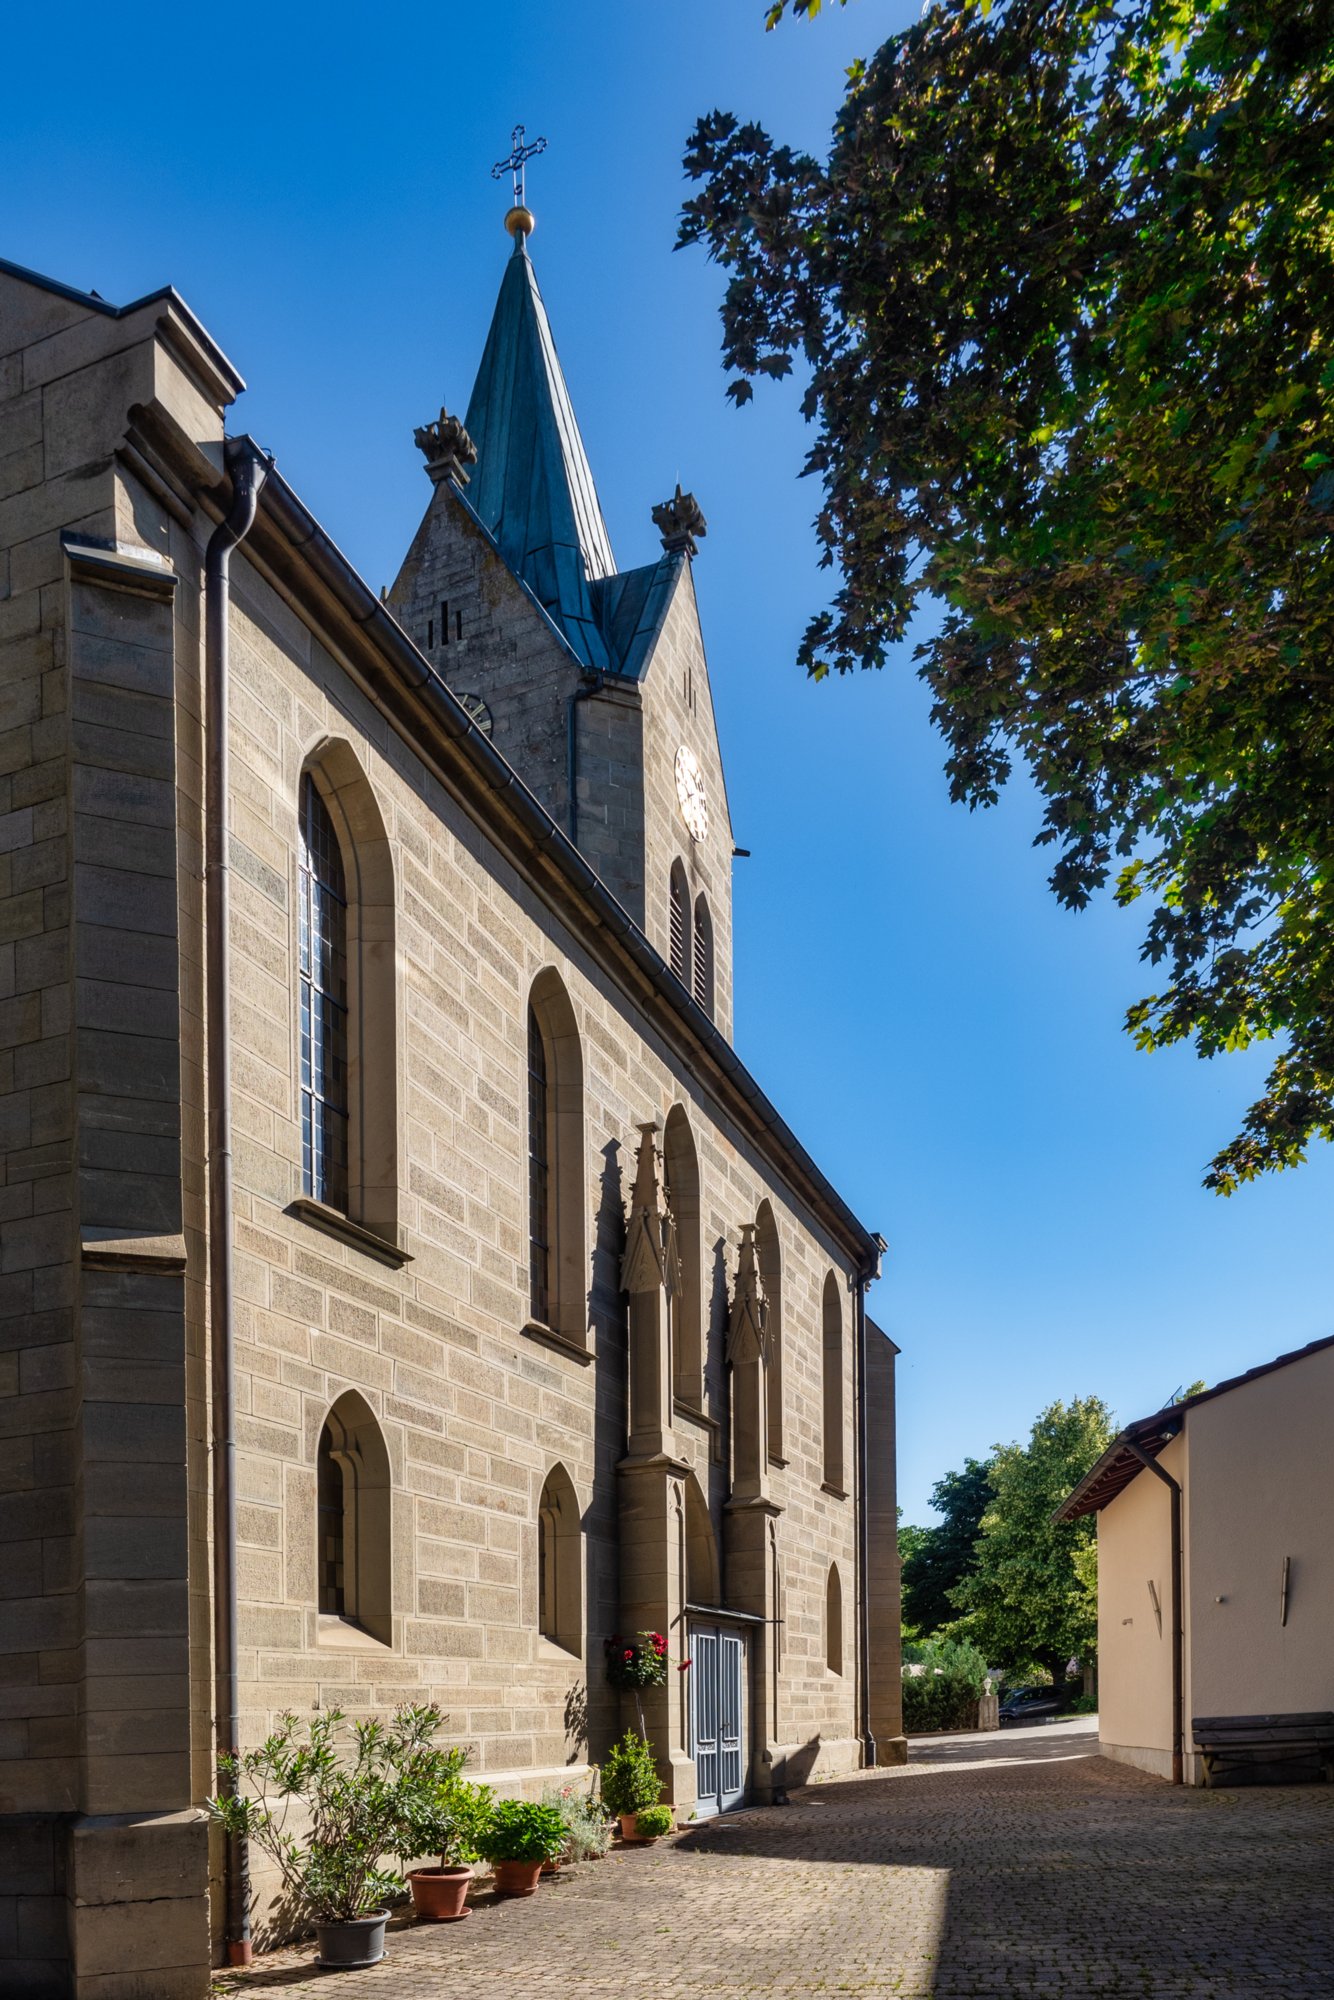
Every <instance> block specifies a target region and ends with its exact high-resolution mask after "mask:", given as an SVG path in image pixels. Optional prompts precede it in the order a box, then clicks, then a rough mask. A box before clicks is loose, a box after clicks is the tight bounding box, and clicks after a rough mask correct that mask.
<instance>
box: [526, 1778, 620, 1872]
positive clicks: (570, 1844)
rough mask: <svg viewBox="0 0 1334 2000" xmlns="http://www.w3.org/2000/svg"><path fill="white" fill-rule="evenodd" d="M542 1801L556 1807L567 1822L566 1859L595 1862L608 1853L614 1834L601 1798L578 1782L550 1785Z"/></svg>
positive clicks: (564, 1854) (564, 1852)
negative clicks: (609, 1826)
mask: <svg viewBox="0 0 1334 2000" xmlns="http://www.w3.org/2000/svg"><path fill="white" fill-rule="evenodd" d="M542 1803H543V1805H544V1806H552V1807H554V1808H555V1810H556V1811H557V1812H558V1813H559V1814H560V1816H561V1819H562V1820H563V1821H564V1823H565V1846H564V1848H563V1850H562V1853H563V1856H564V1858H565V1860H567V1861H595V1860H597V1859H598V1858H599V1856H601V1855H603V1854H605V1853H606V1851H607V1849H608V1847H609V1846H610V1845H611V1833H610V1831H609V1829H608V1826H607V1813H606V1808H605V1807H604V1805H603V1803H602V1801H601V1799H598V1798H594V1796H593V1794H592V1793H591V1792H587V1791H584V1790H582V1789H581V1788H580V1787H579V1786H578V1785H548V1786H547V1788H546V1790H545V1791H544V1792H543V1794H542Z"/></svg>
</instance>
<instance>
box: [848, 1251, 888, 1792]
mask: <svg viewBox="0 0 1334 2000" xmlns="http://www.w3.org/2000/svg"><path fill="white" fill-rule="evenodd" d="M882 1247H883V1245H882ZM879 1276H880V1258H879V1256H877V1257H876V1260H875V1262H874V1264H867V1265H865V1266H863V1268H862V1269H861V1270H860V1271H859V1272H858V1273H857V1330H856V1345H855V1349H854V1355H853V1363H854V1367H855V1369H856V1384H855V1398H856V1405H857V1411H856V1416H857V1677H858V1680H859V1682H860V1686H859V1689H858V1694H859V1704H858V1705H859V1707H860V1709H861V1715H860V1718H859V1721H860V1725H861V1726H860V1734H861V1739H862V1768H863V1770H867V1771H873V1770H874V1769H875V1767H876V1756H877V1749H876V1740H875V1732H874V1730H873V1729H872V1727H871V1606H870V1583H871V1524H870V1517H869V1513H868V1510H867V1505H866V1466H867V1460H868V1457H869V1446H868V1437H867V1414H866V1287H867V1286H868V1285H869V1284H871V1283H872V1282H873V1281H874V1280H875V1279H876V1278H878V1277H879Z"/></svg>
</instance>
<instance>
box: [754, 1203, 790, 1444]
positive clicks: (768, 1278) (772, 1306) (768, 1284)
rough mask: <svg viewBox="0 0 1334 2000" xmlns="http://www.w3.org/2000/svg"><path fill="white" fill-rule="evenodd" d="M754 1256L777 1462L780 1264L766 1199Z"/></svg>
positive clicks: (771, 1434) (780, 1438)
mask: <svg viewBox="0 0 1334 2000" xmlns="http://www.w3.org/2000/svg"><path fill="white" fill-rule="evenodd" d="M755 1255H756V1261H757V1263H758V1264H759V1267H760V1284H761V1286H762V1288H763V1291H764V1303H765V1309H766V1314H767V1320H766V1327H767V1334H768V1349H769V1361H768V1367H767V1368H766V1370H765V1387H766V1396H767V1408H766V1412H765V1422H766V1427H767V1432H768V1449H769V1457H770V1459H771V1461H772V1462H773V1463H774V1464H776V1465H782V1464H784V1463H786V1461H785V1459H784V1457H783V1267H782V1262H781V1259H780V1257H779V1251H778V1224H777V1222H776V1221H775V1220H774V1212H773V1209H772V1208H771V1207H770V1205H769V1203H768V1202H767V1201H762V1202H761V1203H760V1208H759V1213H758V1215H757V1216H756V1217H755Z"/></svg>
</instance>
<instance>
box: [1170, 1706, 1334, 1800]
mask: <svg viewBox="0 0 1334 2000" xmlns="http://www.w3.org/2000/svg"><path fill="white" fill-rule="evenodd" d="M1190 1727H1191V1733H1192V1735H1193V1736H1194V1738H1195V1741H1196V1743H1197V1744H1198V1745H1199V1749H1200V1755H1201V1756H1202V1757H1203V1759H1204V1778H1205V1783H1206V1784H1207V1785H1210V1786H1214V1785H1301V1784H1312V1783H1316V1782H1318V1781H1319V1780H1320V1779H1321V1778H1334V1710H1330V1709H1323V1710H1320V1711H1318V1712H1316V1713H1312V1714H1306V1715H1197V1716H1195V1717H1194V1718H1193V1720H1192V1722H1191V1725H1190Z"/></svg>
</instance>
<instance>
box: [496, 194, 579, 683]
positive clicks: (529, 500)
mask: <svg viewBox="0 0 1334 2000" xmlns="http://www.w3.org/2000/svg"><path fill="white" fill-rule="evenodd" d="M524 217H525V218H526V219H527V220H528V221H531V218H528V217H527V211H526V210H525V211H524ZM511 219H512V218H511V217H507V218H506V222H507V226H508V225H509V223H510V221H511ZM512 234H513V237H514V252H513V255H512V256H511V257H510V259H509V262H508V264H507V266H506V269H505V275H504V278H503V279H502V280H501V286H500V296H499V298H498V299H497V301H496V310H495V314H494V317H493V318H492V321H491V331H490V332H489V333H488V335H487V338H486V347H485V349H484V350H483V353H482V361H481V366H480V367H479V369H478V371H477V380H476V382H475V384H474V385H473V392H472V399H471V401H470V402H469V404H468V413H467V416H466V417H465V419H464V423H465V426H466V429H467V432H468V435H469V437H470V438H471V439H472V442H473V443H474V445H475V446H476V448H477V465H476V469H475V470H474V472H473V476H472V483H471V485H470V487H469V489H468V499H469V502H470V503H471V505H472V507H473V508H474V509H475V511H476V512H477V514H478V515H479V516H480V517H481V520H482V521H483V523H484V525H485V526H486V527H487V528H489V529H490V531H491V533H492V534H493V535H494V536H495V538H496V540H497V542H498V543H499V544H500V549H501V553H502V554H503V555H504V557H505V559H506V561H507V562H508V563H509V564H510V566H511V568H513V569H515V570H516V571H517V572H518V574H519V575H520V576H521V577H522V578H523V579H524V581H525V583H527V585H528V586H529V588H530V589H531V590H532V591H533V593H534V595H535V596H536V597H537V598H538V599H539V601H540V602H541V603H542V604H543V605H545V607H546V609H547V610H548V611H549V612H550V613H551V615H552V617H553V618H554V619H555V620H556V621H557V623H558V624H559V625H560V626H561V628H562V630H563V631H564V632H565V634H566V637H567V638H568V639H569V641H570V643H571V645H572V646H573V647H574V649H575V651H576V652H577V653H578V654H579V656H580V658H581V659H582V660H583V661H584V662H585V664H586V665H588V666H590V667H598V668H604V669H605V668H609V667H610V666H611V665H612V661H611V658H610V655H609V653H608V649H607V644H606V641H605V639H604V638H603V636H602V633H601V631H600V630H599V627H598V624H597V620H596V618H595V615H594V607H593V598H592V594H591V592H590V590H589V585H590V583H592V582H593V581H595V580H596V579H597V578H599V577H604V576H613V575H615V573H616V563H615V560H614V558H613V556H612V552H611V542H610V540H609V538H608V535H607V528H606V523H605V522H604V521H603V518H602V509H601V507H600V506H599V505H598V497H597V491H596V488H595V487H594V485H593V474H592V471H591V469H590V467H589V463H588V454H587V452H586V451H585V450H584V441H583V439H582V438H581V437H580V435H579V426H578V424H577V423H576V421H575V416H574V410H573V408H572V406H571V403H570V394H569V390H568V389H567V388H566V386H565V377H564V375H563V374H562V372H561V366H560V362H559V360H558V359H557V356H556V343H555V341H554V340H553V339H552V336H551V326H550V323H549V322H548V320H547V312H546V307H545V306H544V305H543V303H542V294H541V292H540V291H539V290H538V286H537V277H536V275H535V273H534V271H533V266H532V260H531V259H530V257H529V255H528V249H527V237H528V228H527V227H516V228H514V229H513V230H512Z"/></svg>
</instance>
